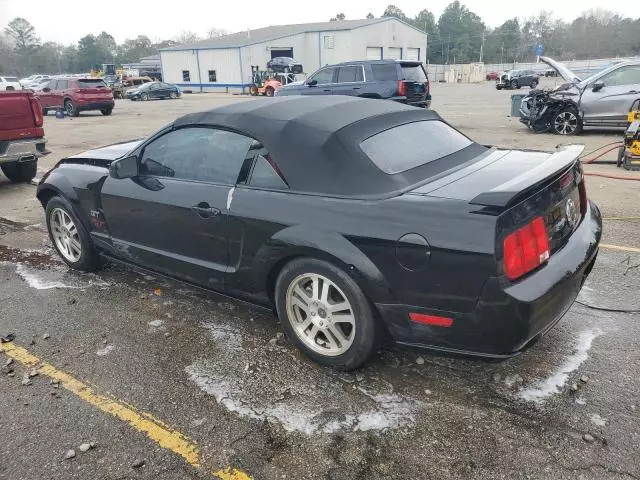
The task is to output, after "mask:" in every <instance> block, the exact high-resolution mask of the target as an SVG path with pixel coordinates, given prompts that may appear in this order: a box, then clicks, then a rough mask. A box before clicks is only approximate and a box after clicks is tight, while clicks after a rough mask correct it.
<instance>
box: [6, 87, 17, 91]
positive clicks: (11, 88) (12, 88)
mask: <svg viewBox="0 0 640 480" xmlns="http://www.w3.org/2000/svg"><path fill="white" fill-rule="evenodd" d="M14 90H15V88H14V87H7V92H13V91H14Z"/></svg>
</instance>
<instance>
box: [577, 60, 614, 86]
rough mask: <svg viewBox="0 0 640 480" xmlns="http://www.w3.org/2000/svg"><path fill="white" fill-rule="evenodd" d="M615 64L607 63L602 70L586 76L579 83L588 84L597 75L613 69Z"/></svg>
mask: <svg viewBox="0 0 640 480" xmlns="http://www.w3.org/2000/svg"><path fill="white" fill-rule="evenodd" d="M617 66H618V65H617V64H614V65H609V66H608V67H605V68H603V69H602V70H599V71H597V72H596V73H594V74H593V75H590V76H588V77H587V78H585V79H584V80H583V81H582V82H580V85H581V86H584V85H589V84H590V83H593V82H594V81H595V80H596V79H597V78H598V77H600V76H602V75H605V74H607V73H609V72H611V71H613V70H615V69H616V67H617Z"/></svg>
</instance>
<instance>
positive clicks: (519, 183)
mask: <svg viewBox="0 0 640 480" xmlns="http://www.w3.org/2000/svg"><path fill="white" fill-rule="evenodd" d="M556 150H557V152H556V153H554V154H553V155H551V156H550V157H549V158H548V159H547V160H545V161H544V162H542V163H541V164H540V165H538V166H537V167H535V168H532V169H530V170H528V171H526V172H523V173H521V174H520V175H518V176H517V177H515V178H513V179H511V180H509V181H508V182H505V183H503V184H501V185H498V186H497V187H495V188H492V189H491V190H489V191H487V192H484V193H481V194H480V195H478V196H477V197H475V198H474V199H473V200H471V201H470V202H469V203H471V204H473V205H483V206H487V207H503V208H504V207H506V206H508V205H509V204H510V203H511V202H512V201H513V200H514V199H515V198H516V197H519V196H521V195H522V194H523V193H524V192H526V191H528V190H531V189H532V188H535V187H536V186H537V185H540V184H541V183H544V182H545V181H546V180H548V179H549V178H551V177H552V176H554V175H555V174H557V173H558V172H561V171H562V170H566V169H568V168H569V167H570V166H571V165H573V164H574V163H575V162H576V159H577V158H578V157H579V156H580V154H581V153H582V152H583V150H584V145H559V146H558V147H556Z"/></svg>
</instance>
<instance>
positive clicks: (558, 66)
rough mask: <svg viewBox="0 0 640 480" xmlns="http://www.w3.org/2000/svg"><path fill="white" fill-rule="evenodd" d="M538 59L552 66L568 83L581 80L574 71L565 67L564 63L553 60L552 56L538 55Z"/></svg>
mask: <svg viewBox="0 0 640 480" xmlns="http://www.w3.org/2000/svg"><path fill="white" fill-rule="evenodd" d="M540 60H541V61H543V62H544V63H546V64H547V65H549V66H550V67H551V68H553V69H554V70H555V71H556V72H558V74H559V75H560V76H561V77H562V78H564V80H565V81H566V82H569V83H580V82H581V81H582V80H581V79H580V77H578V76H577V75H576V74H575V73H573V72H572V71H571V70H569V69H568V68H567V66H566V65H565V64H564V63H560V62H557V61H555V60H554V59H553V58H549V57H540Z"/></svg>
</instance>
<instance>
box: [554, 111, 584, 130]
mask: <svg viewBox="0 0 640 480" xmlns="http://www.w3.org/2000/svg"><path fill="white" fill-rule="evenodd" d="M553 128H554V130H555V131H556V133H557V134H559V135H571V134H572V133H574V132H575V131H576V130H577V129H578V117H577V116H576V114H575V113H573V112H562V113H559V114H558V115H557V116H556V118H555V120H554V122H553Z"/></svg>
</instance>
